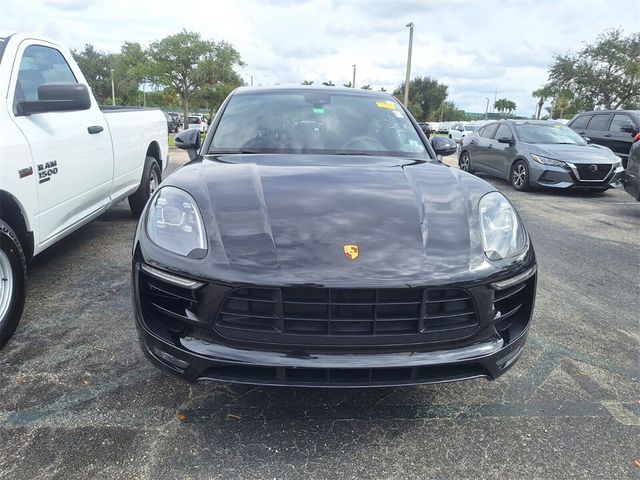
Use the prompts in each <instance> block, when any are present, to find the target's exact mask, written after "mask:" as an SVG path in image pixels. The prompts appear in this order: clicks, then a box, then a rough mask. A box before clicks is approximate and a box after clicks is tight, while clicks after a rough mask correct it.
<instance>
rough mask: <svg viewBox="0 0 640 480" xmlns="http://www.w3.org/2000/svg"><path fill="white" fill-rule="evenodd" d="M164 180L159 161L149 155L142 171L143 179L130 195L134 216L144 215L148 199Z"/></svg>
mask: <svg viewBox="0 0 640 480" xmlns="http://www.w3.org/2000/svg"><path fill="white" fill-rule="evenodd" d="M161 181H162V174H161V173H160V167H159V166H158V162H157V161H156V159H155V158H153V157H147V158H146V159H145V162H144V171H143V172H142V180H141V181H140V186H139V187H138V189H137V190H136V191H135V192H134V193H132V194H131V195H129V207H130V208H131V212H132V213H133V216H134V217H136V218H137V217H139V216H140V215H142V210H144V206H145V205H146V204H147V200H149V198H150V197H151V195H153V192H155V191H156V190H157V189H158V185H160V182H161Z"/></svg>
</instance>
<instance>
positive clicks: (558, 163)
mask: <svg viewBox="0 0 640 480" xmlns="http://www.w3.org/2000/svg"><path fill="white" fill-rule="evenodd" d="M531 158H533V160H534V161H536V162H538V163H540V164H541V165H553V166H554V167H566V166H567V164H566V163H564V162H562V161H560V160H554V159H553V158H548V157H541V156H540V155H533V154H531Z"/></svg>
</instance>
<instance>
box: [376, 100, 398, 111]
mask: <svg viewBox="0 0 640 480" xmlns="http://www.w3.org/2000/svg"><path fill="white" fill-rule="evenodd" d="M376 106H377V107H378V108H388V109H389V110H395V109H396V104H395V103H393V102H391V101H389V100H386V101H384V102H376Z"/></svg>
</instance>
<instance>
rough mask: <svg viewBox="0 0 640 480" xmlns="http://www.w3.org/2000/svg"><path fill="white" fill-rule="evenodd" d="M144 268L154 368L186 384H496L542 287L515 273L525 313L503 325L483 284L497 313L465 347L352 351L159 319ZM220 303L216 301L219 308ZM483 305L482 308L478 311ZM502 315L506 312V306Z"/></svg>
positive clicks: (140, 305)
mask: <svg viewBox="0 0 640 480" xmlns="http://www.w3.org/2000/svg"><path fill="white" fill-rule="evenodd" d="M141 265H143V264H141V263H134V268H133V272H134V273H133V280H134V281H133V286H134V306H135V316H136V324H137V329H138V333H139V339H140V343H141V346H142V348H143V350H144V352H145V354H146V355H147V357H148V358H149V359H150V360H151V361H152V362H153V363H154V364H156V365H157V366H159V367H161V368H162V369H164V370H168V371H170V372H171V373H173V374H175V375H178V376H179V377H181V378H184V379H186V380H188V381H205V380H215V381H224V382H232V383H246V384H260V385H287V386H305V387H379V386H397V385H415V384H425V383H440V382H449V381H457V380H465V379H471V378H480V377H484V378H489V379H495V378H497V377H499V376H500V375H502V374H503V373H504V372H506V371H507V370H508V369H509V368H510V367H511V366H512V365H513V364H514V363H515V362H516V360H517V359H518V357H519V356H520V353H521V352H522V349H523V347H524V344H525V341H526V338H527V334H528V331H529V326H530V322H531V317H532V313H533V306H534V305H533V304H534V299H535V288H536V270H535V265H529V266H528V267H527V269H526V270H525V271H524V272H518V275H516V276H519V275H521V274H523V273H524V276H521V277H520V279H519V283H518V284H517V285H515V286H509V287H504V288H506V289H507V290H504V291H505V292H508V291H509V289H512V290H513V291H516V290H517V289H519V288H520V290H517V291H518V292H525V293H524V294H523V295H525V297H526V298H525V301H524V303H523V305H522V308H521V309H520V310H519V311H518V312H517V314H515V315H513V316H511V317H508V318H507V315H504V317H502V318H505V320H500V318H501V317H500V315H499V314H495V312H496V307H495V305H494V304H493V303H492V302H493V300H494V298H496V299H497V298H498V295H499V294H496V296H495V297H494V296H493V294H492V293H491V291H492V288H494V287H492V288H486V286H485V287H479V288H484V290H486V291H487V292H489V295H490V296H491V298H487V299H482V298H480V299H479V300H478V299H477V300H476V304H485V303H486V302H489V304H486V305H484V307H486V308H487V309H490V310H491V312H492V317H491V318H483V320H482V322H481V325H480V327H479V328H478V331H477V333H476V334H475V335H473V336H472V337H471V338H468V339H465V340H464V341H461V342H455V343H451V342H449V343H447V342H444V343H443V342H440V343H438V344H430V345H426V344H424V345H403V346H380V345H376V346H371V347H369V348H367V347H366V346H365V347H363V346H362V345H360V346H359V347H358V348H354V349H348V348H344V347H335V348H327V347H326V346H325V347H322V348H320V347H318V348H314V347H313V346H307V347H300V346H286V345H275V346H274V345H266V344H265V345H254V344H241V343H240V344H239V343H238V342H231V341H229V340H228V339H227V338H224V337H221V336H220V335H218V334H217V333H216V330H215V328H214V325H213V319H211V321H210V322H209V323H207V324H206V325H203V324H201V323H199V321H198V320H196V319H195V317H193V320H192V323H193V324H191V325H189V324H188V323H189V319H187V320H186V323H185V322H181V321H176V322H175V323H173V322H172V321H170V320H169V321H167V319H166V318H164V319H162V318H159V317H160V316H158V315H156V314H154V313H153V311H152V310H150V309H149V308H147V307H146V306H145V305H146V299H145V298H143V297H141V294H142V295H144V293H143V292H142V291H141V287H140V285H141V280H140V276H141ZM514 273H515V272H514ZM523 279H524V280H523ZM142 281H144V280H142ZM492 285H496V283H492ZM521 287H522V288H521ZM205 288H210V289H211V290H210V293H209V294H207V295H208V296H209V297H210V298H213V297H215V296H216V295H219V294H220V295H222V296H224V295H226V294H227V293H228V292H229V287H224V286H216V285H207V286H206V287H205ZM495 288H498V287H495ZM500 288H502V287H500ZM484 290H483V291H484ZM219 292H222V293H219ZM225 292H226V293H225ZM474 295H475V294H474ZM523 298H524V297H523ZM498 301H500V300H496V302H498ZM502 301H504V300H502ZM212 302H213V303H215V301H212ZM221 302H222V300H221V299H218V305H220V304H221ZM484 307H483V306H482V305H480V307H479V308H480V309H482V308H484ZM215 308H216V309H217V308H219V307H215ZM509 308H511V307H509ZM502 310H505V313H506V310H507V309H506V308H503V309H502ZM187 317H188V315H187Z"/></svg>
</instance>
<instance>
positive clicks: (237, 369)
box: [203, 363, 488, 387]
mask: <svg viewBox="0 0 640 480" xmlns="http://www.w3.org/2000/svg"><path fill="white" fill-rule="evenodd" d="M486 376H488V374H487V371H486V370H485V369H484V368H483V367H482V366H481V365H479V364H475V363H472V364H450V365H445V366H443V365H435V366H421V367H395V368H286V367H255V366H244V365H221V366H218V367H211V368H209V369H208V370H207V371H206V372H205V373H204V375H203V378H208V379H212V380H227V381H233V382H239V383H258V384H265V383H266V384H273V385H309V386H336V387H340V386H350V387H352V386H371V385H397V384H412V383H425V382H445V381H452V380H462V379H468V378H476V377H486Z"/></svg>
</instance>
